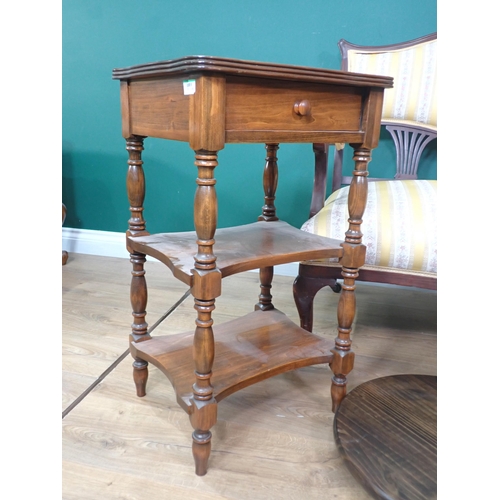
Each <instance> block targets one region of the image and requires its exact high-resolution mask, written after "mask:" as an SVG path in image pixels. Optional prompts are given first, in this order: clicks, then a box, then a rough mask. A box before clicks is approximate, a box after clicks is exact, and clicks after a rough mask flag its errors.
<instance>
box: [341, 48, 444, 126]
mask: <svg viewBox="0 0 500 500" xmlns="http://www.w3.org/2000/svg"><path fill="white" fill-rule="evenodd" d="M347 60H348V71H351V72H354V73H366V74H371V75H383V76H392V77H393V78H394V88H392V89H386V90H385V91H384V107H383V110H382V120H383V121H392V122H396V123H398V122H400V121H405V122H410V123H409V124H411V123H413V124H416V125H424V126H428V127H429V128H431V129H434V130H435V129H436V128H437V40H431V41H429V42H424V43H421V44H419V45H415V46H414V47H411V48H407V49H400V50H394V51H387V52H368V51H367V52H358V51H356V50H352V49H351V50H348V54H347Z"/></svg>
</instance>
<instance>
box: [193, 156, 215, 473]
mask: <svg viewBox="0 0 500 500" xmlns="http://www.w3.org/2000/svg"><path fill="white" fill-rule="evenodd" d="M195 158H196V159H195V165H196V166H197V167H198V178H197V179H196V183H197V185H198V186H197V188H196V194H195V200H194V225H195V229H196V235H197V237H198V239H197V244H198V253H197V254H196V255H195V258H194V269H193V270H192V272H193V286H192V288H191V293H192V295H193V297H194V304H195V305H194V308H195V309H196V311H197V313H198V316H197V319H196V329H195V333H194V341H193V357H194V375H195V383H194V384H193V396H192V399H191V405H192V412H191V414H190V421H191V425H192V426H193V428H194V432H193V457H194V461H195V472H196V474H197V475H198V476H203V475H205V474H206V473H207V469H208V459H209V456H210V450H211V440H212V433H211V432H210V429H211V428H212V427H213V426H214V425H215V423H216V422H217V402H216V400H215V398H214V396H213V391H214V388H213V386H212V384H211V377H212V366H213V361H214V354H215V353H214V351H215V344H214V334H213V330H212V325H213V319H212V312H213V310H214V309H215V298H216V297H218V296H219V295H220V294H221V281H222V278H221V274H220V271H219V270H218V269H217V266H216V257H215V255H214V253H213V245H214V243H215V240H214V235H215V229H216V226H217V196H216V192H215V182H216V181H215V178H214V169H215V167H216V166H217V152H215V151H205V150H198V151H196V156H195Z"/></svg>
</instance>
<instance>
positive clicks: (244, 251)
mask: <svg viewBox="0 0 500 500" xmlns="http://www.w3.org/2000/svg"><path fill="white" fill-rule="evenodd" d="M113 78H114V79H118V80H120V92H121V110H122V133H123V136H124V137H125V139H126V144H127V146H126V148H127V150H128V152H129V161H128V165H129V168H128V176H127V190H128V197H129V202H130V212H131V218H130V220H129V229H128V231H127V237H126V244H127V249H128V250H129V252H130V255H131V262H132V283H131V293H130V296H131V304H132V311H133V318H134V319H133V324H132V332H131V335H130V350H131V354H132V356H133V358H134V363H133V366H134V380H135V384H136V389H137V394H138V395H139V396H144V395H145V393H146V392H145V391H146V389H145V388H146V380H147V374H148V371H147V370H148V368H147V367H148V363H152V364H153V365H155V366H157V367H158V368H159V369H160V370H161V371H163V372H164V373H165V375H166V376H167V377H168V378H169V380H170V381H171V383H172V385H173V387H174V388H175V391H176V394H177V400H178V402H179V404H180V406H181V407H182V408H183V409H184V410H185V411H186V413H187V414H188V415H189V418H190V420H191V424H192V426H193V428H194V432H193V455H194V459H195V465H196V473H197V474H198V475H203V474H205V473H206V471H207V464H208V457H209V454H210V446H211V444H210V443H211V436H212V435H211V432H210V429H211V427H212V426H213V425H214V424H215V423H216V421H217V404H218V403H219V402H220V401H221V400H222V399H223V398H224V397H226V396H228V395H230V394H231V393H233V392H235V391H237V390H239V389H242V388H244V387H247V386H248V385H250V384H253V383H256V382H258V381H260V380H263V379H266V378H268V377H272V376H274V375H277V374H279V373H283V372H285V371H288V370H292V369H295V368H299V367H302V366H307V365H311V364H317V363H329V365H330V367H331V369H332V372H333V378H332V401H333V409H334V410H335V409H336V408H337V406H338V404H339V403H340V401H341V400H342V398H343V396H344V395H345V392H346V375H347V374H348V373H349V372H350V371H351V369H352V365H353V359H354V353H353V352H352V351H351V349H350V347H351V340H350V332H351V325H352V322H353V319H354V313H355V295H354V290H355V279H356V277H357V270H358V268H359V267H360V266H361V265H363V263H364V255H365V247H364V246H363V245H362V243H361V236H362V234H361V231H360V225H361V222H362V220H361V218H362V216H363V211H364V207H365V203H366V194H367V180H366V176H367V175H368V171H367V164H368V162H369V161H370V159H371V150H372V149H373V148H374V147H376V145H377V143H378V138H379V133H380V119H381V111H382V100H383V91H384V88H388V87H390V86H392V78H390V77H379V76H370V75H359V74H352V73H345V72H340V71H332V70H323V69H316V68H305V67H296V66H287V65H279V64H270V63H261V62H254V61H240V60H234V59H223V58H218V57H207V56H190V57H185V58H181V59H176V60H171V61H162V62H157V63H149V64H143V65H139V66H133V67H129V68H123V69H115V70H114V71H113ZM147 136H150V137H157V138H163V139H170V140H178V141H184V142H188V143H189V145H190V147H191V149H192V150H193V151H194V153H195V161H194V164H195V166H196V167H197V174H198V175H197V178H196V184H194V183H193V187H194V188H195V200H194V224H195V229H196V230H195V231H194V232H187V233H174V234H169V233H163V234H149V233H148V232H147V231H146V223H145V220H144V217H143V204H144V196H145V176H144V171H143V161H142V151H143V149H144V138H145V137H147ZM244 142H261V143H264V144H265V145H266V150H267V157H266V161H265V166H264V181H263V183H264V200H265V204H264V207H263V209H262V214H261V215H260V217H258V221H257V222H255V223H254V224H248V225H245V226H239V227H232V228H225V229H218V230H217V231H216V229H217V196H216V191H215V182H216V180H215V177H214V170H215V168H216V166H217V154H218V151H220V150H221V149H222V148H223V147H224V145H225V143H244ZM297 142H307V143H313V142H328V143H339V142H347V143H350V144H352V145H353V148H354V151H355V152H354V180H353V182H352V185H351V192H350V198H349V213H350V224H349V229H348V231H347V232H346V238H345V241H344V242H342V241H336V240H331V239H327V238H322V237H318V236H312V235H310V234H306V233H304V232H302V231H300V230H298V229H296V228H294V227H292V226H290V225H288V224H287V223H285V222H282V221H280V220H278V217H277V215H276V209H275V205H274V200H275V192H276V187H277V182H278V163H277V151H278V147H279V143H297ZM193 173H194V172H193ZM248 175H253V172H249V171H244V172H242V176H248ZM193 177H194V176H193ZM166 188H167V187H166ZM146 255H150V256H153V257H155V258H157V259H158V260H160V261H161V262H163V263H164V264H165V265H166V266H168V267H169V268H170V270H171V271H172V273H173V274H174V276H175V277H176V278H178V279H179V280H181V281H183V282H184V283H186V284H187V285H189V286H190V287H191V293H192V295H193V297H194V303H195V309H196V311H197V318H196V320H195V329H194V333H193V332H186V333H184V334H180V335H176V336H168V337H166V336H165V337H152V336H151V334H150V332H149V331H148V324H147V322H146V303H147V288H146V279H145V271H144V263H145V261H146ZM326 257H337V258H339V259H341V260H342V263H343V266H344V268H343V269H344V284H343V288H342V292H341V297H340V302H339V306H338V320H339V327H338V337H337V338H336V340H335V345H334V346H332V345H331V343H330V342H328V341H326V340H324V339H323V338H321V337H319V336H316V335H314V334H312V333H309V332H307V331H305V330H303V329H301V328H300V327H298V326H297V325H295V324H294V323H293V322H292V321H290V320H289V319H288V318H286V316H285V315H284V314H282V313H281V312H279V311H278V310H277V309H275V308H274V305H273V303H272V296H271V293H270V289H271V283H272V278H273V266H275V265H278V264H284V263H287V262H296V261H300V260H305V259H316V258H326ZM251 269H260V281H261V285H260V295H259V301H258V303H257V304H256V306H255V311H254V312H251V313H249V314H248V315H246V316H244V317H242V318H240V319H237V320H234V321H231V322H229V323H225V324H222V325H215V326H214V325H213V320H212V311H213V310H214V309H215V299H216V297H218V296H219V295H220V294H221V293H222V278H224V277H226V276H230V275H232V274H235V273H240V272H244V271H248V270H251ZM193 359H194V361H193Z"/></svg>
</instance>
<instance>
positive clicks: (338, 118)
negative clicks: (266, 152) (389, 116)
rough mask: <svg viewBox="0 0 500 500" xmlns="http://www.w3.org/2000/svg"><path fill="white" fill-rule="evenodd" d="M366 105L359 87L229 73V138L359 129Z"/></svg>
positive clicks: (227, 96) (244, 138)
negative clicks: (254, 78) (284, 80)
mask: <svg viewBox="0 0 500 500" xmlns="http://www.w3.org/2000/svg"><path fill="white" fill-rule="evenodd" d="M362 111H363V89H361V88H353V87H344V86H335V85H322V84H306V85H304V84H303V83H300V82H282V81H279V80H267V81H266V80H259V81H258V82H256V81H253V79H251V78H241V79H239V78H228V79H227V83H226V141H227V142H233V141H234V142H237V141H238V140H251V138H252V137H255V139H256V140H259V138H261V136H262V133H265V132H274V133H278V134H281V136H282V139H281V140H282V141H284V142H286V138H288V139H289V141H290V142H295V141H294V135H295V134H294V133H296V135H301V136H302V137H303V135H304V134H307V133H312V132H318V131H325V132H327V131H345V132H358V131H360V123H361V116H362ZM287 133H288V134H287ZM280 142H281V141H280Z"/></svg>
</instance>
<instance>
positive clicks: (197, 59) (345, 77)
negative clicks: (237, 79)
mask: <svg viewBox="0 0 500 500" xmlns="http://www.w3.org/2000/svg"><path fill="white" fill-rule="evenodd" d="M203 73H210V74H221V75H233V76H241V77H258V78H269V79H281V80H283V79H286V80H288V81H308V82H316V83H335V84H347V85H359V86H370V87H382V88H389V87H392V84H393V78H392V77H389V76H378V75H377V76H375V75H366V74H361V73H350V72H349V73H348V72H345V71H339V70H333V69H323V68H314V67H307V66H295V65H289V64H277V63H268V62H260V61H246V60H241V59H229V58H224V57H214V56H203V55H198V56H186V57H181V58H179V59H171V60H167V61H157V62H151V63H146V64H138V65H135V66H129V67H126V68H115V69H113V75H112V78H113V79H115V80H126V79H138V78H139V79H140V78H152V77H162V76H166V77H169V76H177V75H189V74H203Z"/></svg>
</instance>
